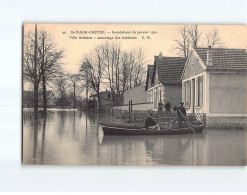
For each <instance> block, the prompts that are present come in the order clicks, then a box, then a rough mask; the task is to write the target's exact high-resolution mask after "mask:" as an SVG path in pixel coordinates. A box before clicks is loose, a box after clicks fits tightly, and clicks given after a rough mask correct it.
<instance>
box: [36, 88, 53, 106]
mask: <svg viewBox="0 0 247 195" xmlns="http://www.w3.org/2000/svg"><path fill="white" fill-rule="evenodd" d="M55 99H56V98H55V95H54V93H53V92H52V91H50V90H48V91H46V105H47V108H52V107H54V106H55ZM43 105H44V102H43V91H39V107H43Z"/></svg>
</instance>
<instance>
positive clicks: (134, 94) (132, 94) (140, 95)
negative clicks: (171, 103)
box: [124, 85, 148, 105]
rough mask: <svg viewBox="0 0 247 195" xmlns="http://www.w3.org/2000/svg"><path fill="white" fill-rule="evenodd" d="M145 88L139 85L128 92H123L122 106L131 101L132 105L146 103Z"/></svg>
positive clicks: (146, 94)
mask: <svg viewBox="0 0 247 195" xmlns="http://www.w3.org/2000/svg"><path fill="white" fill-rule="evenodd" d="M145 88H146V86H144V85H140V86H137V87H134V88H132V89H130V90H128V91H125V92H124V105H126V104H129V101H131V100H132V103H133V104H142V103H147V101H148V93H147V91H146V90H145Z"/></svg>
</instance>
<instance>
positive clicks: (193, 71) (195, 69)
mask: <svg viewBox="0 0 247 195" xmlns="http://www.w3.org/2000/svg"><path fill="white" fill-rule="evenodd" d="M203 72H204V70H203V68H202V65H201V64H200V62H199V59H198V58H197V57H196V56H195V55H194V54H193V53H192V54H191V57H190V58H189V61H188V64H187V67H186V69H185V72H184V75H183V80H184V79H188V78H190V77H192V76H195V75H197V74H200V73H203Z"/></svg>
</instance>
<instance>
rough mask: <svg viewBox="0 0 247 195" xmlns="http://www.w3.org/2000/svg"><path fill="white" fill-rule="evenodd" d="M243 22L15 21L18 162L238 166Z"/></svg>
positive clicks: (246, 76) (245, 126)
mask: <svg viewBox="0 0 247 195" xmlns="http://www.w3.org/2000/svg"><path fill="white" fill-rule="evenodd" d="M246 34H247V27H246V25H200V24H188V25H186V24H184V25H165V24H42V23H37V24H34V23H25V24H23V27H22V164H23V165H59V166H61V165H68V166H72V165H75V166H246V165H247V157H246V155H247V148H246V139H247V52H246V49H247V36H246Z"/></svg>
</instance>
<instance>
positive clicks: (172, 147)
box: [23, 109, 247, 166]
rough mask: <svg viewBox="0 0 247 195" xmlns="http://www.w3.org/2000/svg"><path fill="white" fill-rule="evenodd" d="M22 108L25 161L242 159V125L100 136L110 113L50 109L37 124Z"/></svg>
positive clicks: (123, 162)
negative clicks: (199, 131)
mask: <svg viewBox="0 0 247 195" xmlns="http://www.w3.org/2000/svg"><path fill="white" fill-rule="evenodd" d="M31 111H32V109H24V111H23V114H24V117H23V164H25V165H34V164H35V165H36V164H38V165H147V166H149V165H158V166H159V165H199V166H200V165H226V166H228V165H238V166H239V165H242V166H243V165H244V166H245V165H246V153H247V149H246V137H247V134H246V133H247V131H246V129H242V130H240V129H227V130H220V129H205V130H204V132H203V133H202V134H190V135H163V136H108V135H107V136H104V135H103V131H102V130H101V128H100V127H99V126H98V125H97V124H98V122H99V121H117V122H122V121H121V119H116V118H113V117H112V116H111V115H106V114H105V115H103V114H97V113H87V114H86V113H85V112H79V111H74V110H56V109H52V110H51V111H50V113H48V114H47V116H46V118H44V117H42V116H40V118H39V124H38V126H37V125H36V126H35V125H33V124H32V119H31V115H32V114H30V113H31Z"/></svg>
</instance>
